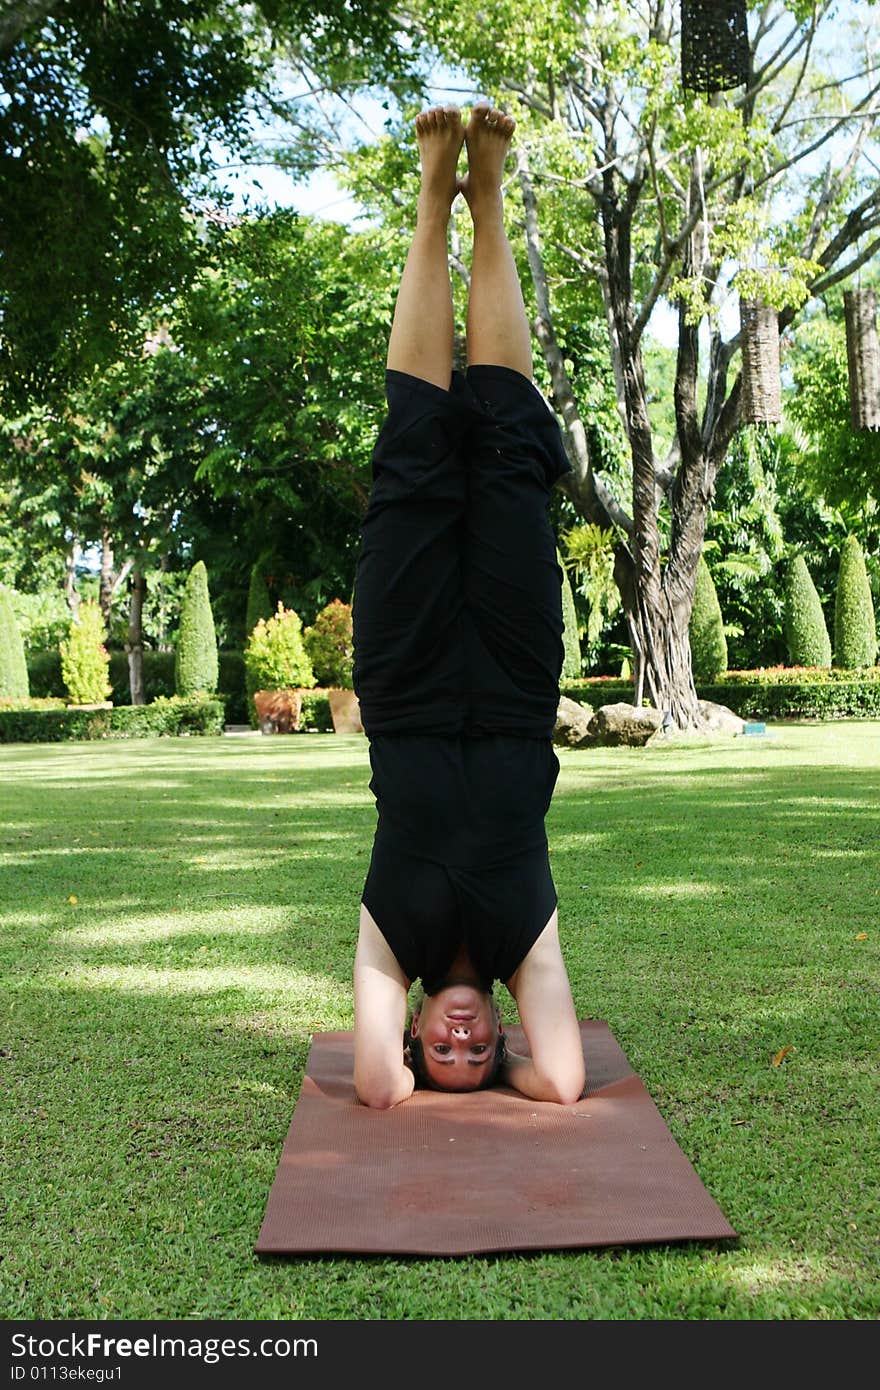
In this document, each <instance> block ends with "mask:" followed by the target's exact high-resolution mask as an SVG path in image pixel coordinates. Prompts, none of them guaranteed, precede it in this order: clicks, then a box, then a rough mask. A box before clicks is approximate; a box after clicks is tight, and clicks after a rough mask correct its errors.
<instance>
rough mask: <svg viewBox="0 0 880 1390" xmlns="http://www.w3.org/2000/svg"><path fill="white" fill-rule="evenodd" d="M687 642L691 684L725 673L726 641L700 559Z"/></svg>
mask: <svg viewBox="0 0 880 1390" xmlns="http://www.w3.org/2000/svg"><path fill="white" fill-rule="evenodd" d="M690 640H691V664H692V668H693V673H694V680H695V681H713V680H715V679H716V677H718V676H720V675H721V672H722V671H726V670H727V640H726V638H725V636H724V620H723V618H722V616H721V606H720V604H719V602H718V595H717V593H716V592H715V585H714V584H713V582H712V575H711V574H710V572H709V566H708V565H707V564H706V561H705V559H704V558H703V556H702V555H701V556H700V558H699V561H698V562H697V579H696V586H695V588H694V603H693V607H692V609H691V621H690Z"/></svg>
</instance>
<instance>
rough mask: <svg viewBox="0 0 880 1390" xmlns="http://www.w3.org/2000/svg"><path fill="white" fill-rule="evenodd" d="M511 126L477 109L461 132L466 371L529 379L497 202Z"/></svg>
mask: <svg viewBox="0 0 880 1390" xmlns="http://www.w3.org/2000/svg"><path fill="white" fill-rule="evenodd" d="M514 126H515V122H514V120H513V119H512V117H510V116H505V115H503V114H502V113H501V112H500V111H495V110H493V109H492V108H491V107H489V106H486V105H483V104H481V105H479V106H475V107H474V108H473V110H472V112H471V117H470V120H469V121H468V124H467V130H466V131H465V138H466V140H467V157H468V172H467V175H466V176H465V178H464V179H462V180H461V185H460V186H461V191H462V193H463V194H464V196H465V198H466V199H467V203H468V206H469V208H470V210H471V217H472V218H473V222H474V258H473V266H472V268H471V287H470V298H469V300H468V316H467V352H468V364H469V365H470V366H474V365H477V364H479V363H491V364H492V365H493V366H497V367H510V368H512V369H513V370H514V371H517V372H521V373H522V375H523V376H526V377H529V379H531V375H532V338H531V332H530V330H529V323H528V319H527V318H526V311H525V306H524V305H523V297H522V290H521V288H520V283H519V275H518V274H517V270H516V265H515V263H514V259H513V252H512V251H511V249H510V242H509V241H508V240H507V233H506V232H505V230H504V206H503V202H502V197H501V178H502V174H503V172H504V161H505V159H506V157H507V151H508V149H509V148H510V140H511V136H512V135H513V131H514Z"/></svg>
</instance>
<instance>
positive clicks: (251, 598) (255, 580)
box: [244, 564, 275, 640]
mask: <svg viewBox="0 0 880 1390" xmlns="http://www.w3.org/2000/svg"><path fill="white" fill-rule="evenodd" d="M274 612H275V609H274V608H273V607H272V598H271V595H270V593H269V589H268V586H267V584H266V581H265V579H264V578H263V566H262V565H260V564H256V565H254V566H253V568H252V569H251V582H250V584H249V585H248V596H247V611H246V613H245V621H244V634H245V640H247V638H248V637H250V635H251V633H252V632H253V630H254V628H255V627H256V625H257V623H258V622H259V621H260V619H261V618H271V616H272V614H273V613H274Z"/></svg>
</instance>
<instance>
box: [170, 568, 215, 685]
mask: <svg viewBox="0 0 880 1390" xmlns="http://www.w3.org/2000/svg"><path fill="white" fill-rule="evenodd" d="M174 687H175V690H176V692H177V694H178V695H196V694H199V693H200V692H202V693H205V694H210V693H211V692H212V691H214V690H216V689H217V637H216V634H215V632H214V615H213V613H212V612H211V600H210V597H209V596H208V571H207V570H206V569H205V566H204V563H203V562H202V561H201V560H199V561H198V563H197V564H195V565H193V567H192V569H191V570H190V572H189V575H188V576H187V580H186V588H185V589H184V592H183V603H182V604H181V607H180V628H179V631H178V634H177V651H176V653H175V662H174Z"/></svg>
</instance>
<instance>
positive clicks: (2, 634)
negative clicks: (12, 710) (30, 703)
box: [0, 589, 30, 700]
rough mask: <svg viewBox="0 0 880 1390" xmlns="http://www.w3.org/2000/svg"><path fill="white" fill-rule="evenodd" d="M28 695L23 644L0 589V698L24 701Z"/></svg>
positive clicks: (12, 614) (10, 603)
mask: <svg viewBox="0 0 880 1390" xmlns="http://www.w3.org/2000/svg"><path fill="white" fill-rule="evenodd" d="M29 694H30V686H29V684H28V669H27V663H26V661H25V659H24V643H23V642H22V640H21V633H20V632H19V630H18V623H17V622H16V621H15V614H14V613H13V611H12V602H11V600H10V598H9V595H8V593H7V592H6V590H5V589H0V697H2V696H8V697H9V698H10V699H13V700H26V699H27V697H28V695H29Z"/></svg>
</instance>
